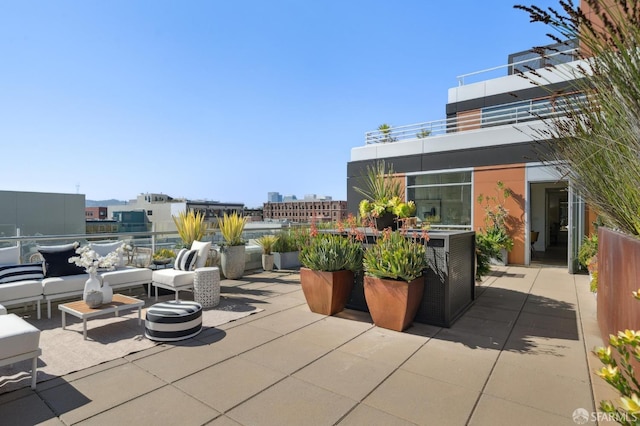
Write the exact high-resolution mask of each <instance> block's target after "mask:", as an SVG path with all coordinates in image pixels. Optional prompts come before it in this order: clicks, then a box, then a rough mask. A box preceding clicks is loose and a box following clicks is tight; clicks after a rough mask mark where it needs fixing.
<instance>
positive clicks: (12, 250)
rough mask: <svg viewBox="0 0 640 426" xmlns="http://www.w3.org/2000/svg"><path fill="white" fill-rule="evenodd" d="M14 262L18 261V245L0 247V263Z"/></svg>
mask: <svg viewBox="0 0 640 426" xmlns="http://www.w3.org/2000/svg"><path fill="white" fill-rule="evenodd" d="M16 263H20V247H18V246H15V247H5V248H1V249H0V265H15V264H16Z"/></svg>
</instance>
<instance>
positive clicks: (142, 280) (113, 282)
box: [100, 267, 153, 288]
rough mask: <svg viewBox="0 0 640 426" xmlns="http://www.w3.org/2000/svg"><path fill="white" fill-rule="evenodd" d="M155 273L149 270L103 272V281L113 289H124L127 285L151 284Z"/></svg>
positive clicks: (128, 269) (129, 268) (125, 269)
mask: <svg viewBox="0 0 640 426" xmlns="http://www.w3.org/2000/svg"><path fill="white" fill-rule="evenodd" d="M152 274H153V271H152V270H151V269H147V268H132V267H127V268H124V269H116V270H115V271H108V272H102V273H100V275H101V276H102V279H103V281H107V282H108V283H109V285H110V286H111V287H114V288H115V287H124V286H126V285H127V284H136V283H139V284H147V283H150V282H151V276H152Z"/></svg>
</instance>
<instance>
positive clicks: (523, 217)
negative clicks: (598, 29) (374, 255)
mask: <svg viewBox="0 0 640 426" xmlns="http://www.w3.org/2000/svg"><path fill="white" fill-rule="evenodd" d="M534 55H535V54H534V52H529V54H528V55H523V53H522V52H520V53H519V54H518V55H513V56H512V61H513V58H523V57H524V58H525V59H524V60H525V61H527V63H528V64H536V63H538V64H542V66H547V65H549V63H548V60H547V61H542V60H536V58H535V57H534ZM516 65H517V64H514V63H513V62H512V63H510V64H509V65H506V66H505V67H504V71H505V72H504V73H505V74H506V75H503V76H501V77H497V78H491V79H487V80H483V81H478V82H473V83H469V82H466V81H464V77H463V79H460V78H459V83H460V84H459V85H458V86H457V87H454V88H451V89H449V93H448V103H447V104H446V115H447V119H446V120H439V121H433V122H426V123H420V124H417V125H411V126H402V127H399V128H397V129H393V128H392V129H391V132H390V133H389V134H385V135H381V134H380V133H379V132H376V131H373V132H369V133H367V138H366V141H365V144H364V146H359V147H355V148H353V149H352V150H351V160H350V161H349V163H348V165H347V205H348V211H349V212H351V213H354V214H356V213H357V211H358V204H359V202H360V201H361V199H362V196H361V195H360V194H359V193H357V192H356V191H355V190H354V187H361V186H362V185H363V178H364V176H365V174H366V170H367V167H370V166H373V165H374V164H375V163H376V162H378V161H380V160H384V161H385V163H386V164H387V165H392V167H393V170H394V172H395V173H396V178H397V179H400V180H401V181H402V182H403V183H404V188H405V193H406V198H407V199H408V200H413V201H415V203H416V206H417V213H416V214H417V216H418V217H419V218H420V219H421V220H426V221H429V222H430V223H431V226H432V228H433V229H438V228H443V229H467V230H476V231H478V230H479V229H480V228H482V227H483V226H485V222H484V218H485V211H484V209H483V208H482V205H481V204H480V202H479V201H478V196H479V195H484V196H495V195H496V186H497V183H498V182H502V183H503V184H504V185H505V187H506V188H508V189H510V190H511V191H512V194H513V196H512V197H511V198H509V199H507V200H506V208H507V209H508V210H509V220H508V223H507V225H508V227H509V230H510V234H511V236H512V237H513V238H514V248H513V250H512V251H511V252H510V253H509V255H508V262H509V263H513V264H525V265H526V264H529V263H530V262H531V261H532V258H534V257H535V256H536V253H539V254H543V255H546V256H551V255H552V254H553V255H554V256H556V258H557V260H558V261H560V262H565V263H566V264H567V266H568V268H569V270H570V272H573V271H574V270H575V269H576V268H577V251H578V248H579V246H580V244H581V241H582V238H583V236H584V235H588V234H589V233H590V232H591V230H592V225H591V224H592V223H593V222H594V221H595V219H596V218H595V215H594V214H593V212H591V211H590V210H589V209H588V207H587V206H585V204H584V202H582V200H581V199H580V197H579V196H578V194H576V193H575V191H573V188H572V187H571V185H570V184H569V182H567V181H566V180H563V179H562V178H561V177H559V176H558V175H557V173H555V170H554V168H553V166H552V165H549V164H548V163H545V162H543V159H544V158H545V152H546V151H547V146H548V145H546V143H547V142H548V141H544V140H541V138H540V131H541V130H543V129H544V128H545V126H546V124H545V123H544V121H543V120H542V119H541V117H542V116H551V115H553V114H559V113H560V111H561V110H562V108H561V106H562V102H563V98H562V96H580V94H578V93H574V92H573V91H572V90H573V89H572V87H573V84H572V82H573V81H574V80H573V79H572V77H571V76H572V75H575V73H574V70H576V69H577V68H578V67H580V66H584V65H585V63H584V61H579V60H574V55H573V54H572V51H571V50H569V51H565V52H564V53H562V54H561V55H558V56H557V57H556V63H555V64H554V65H555V68H549V67H548V68H543V69H538V70H536V73H537V75H539V77H536V75H535V74H532V73H530V72H529V73H528V74H529V77H530V78H534V79H536V80H538V85H536V84H532V82H531V81H530V80H528V79H526V78H523V77H522V76H519V75H512V74H511V72H510V70H512V69H513V68H514V66H516ZM525 74H527V73H525ZM558 93H562V96H558ZM381 141H383V143H381ZM532 235H538V237H537V239H535V241H534V239H533V238H532Z"/></svg>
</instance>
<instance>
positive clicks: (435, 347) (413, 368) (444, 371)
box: [400, 338, 499, 392]
mask: <svg viewBox="0 0 640 426" xmlns="http://www.w3.org/2000/svg"><path fill="white" fill-rule="evenodd" d="M498 355H499V352H498V351H494V350H491V349H483V348H475V349H472V348H469V347H467V346H464V345H462V344H459V343H454V342H448V341H446V340H438V339H437V338H434V339H431V340H429V342H427V344H426V345H424V346H423V347H421V348H420V349H419V350H418V351H417V352H416V353H415V354H413V356H412V357H411V358H409V359H408V360H407V362H406V363H404V364H403V365H402V366H401V367H400V368H401V369H402V370H406V371H409V372H411V373H415V374H420V375H422V376H427V377H431V378H434V379H438V380H442V381H444V382H447V383H451V384H455V385H459V386H463V387H468V388H470V389H472V390H474V391H478V392H480V391H481V390H482V388H483V387H484V385H485V383H486V382H487V379H488V378H489V374H490V373H491V369H492V368H493V366H494V364H495V362H496V359H497V358H498Z"/></svg>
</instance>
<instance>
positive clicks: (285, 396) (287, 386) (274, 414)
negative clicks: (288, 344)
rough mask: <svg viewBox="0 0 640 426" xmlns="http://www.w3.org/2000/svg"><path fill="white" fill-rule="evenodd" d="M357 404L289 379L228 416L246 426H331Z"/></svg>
mask: <svg viewBox="0 0 640 426" xmlns="http://www.w3.org/2000/svg"><path fill="white" fill-rule="evenodd" d="M355 405H356V402H355V401H353V400H351V399H349V398H345V397H344V396H341V395H338V394H335V393H333V392H329V391H327V390H325V389H322V388H319V387H317V386H314V385H312V384H309V383H306V382H304V381H302V380H299V379H296V378H293V377H289V378H287V379H285V380H283V381H281V382H279V383H276V384H275V385H274V386H272V387H270V388H269V389H266V390H265V391H264V392H262V393H260V394H258V395H256V396H255V397H253V398H251V399H250V400H248V401H247V402H245V403H243V404H241V405H240V406H238V407H236V408H234V409H233V410H231V411H229V412H228V413H227V416H228V417H230V418H231V419H233V420H235V421H237V422H239V423H241V424H244V425H248V424H260V425H263V426H269V425H273V426H282V425H306V426H307V425H308V426H313V425H332V424H335V423H336V422H337V421H338V420H339V419H340V418H342V417H343V416H344V415H345V414H346V413H347V412H349V410H351V409H352V408H353V407H354V406H355Z"/></svg>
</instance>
